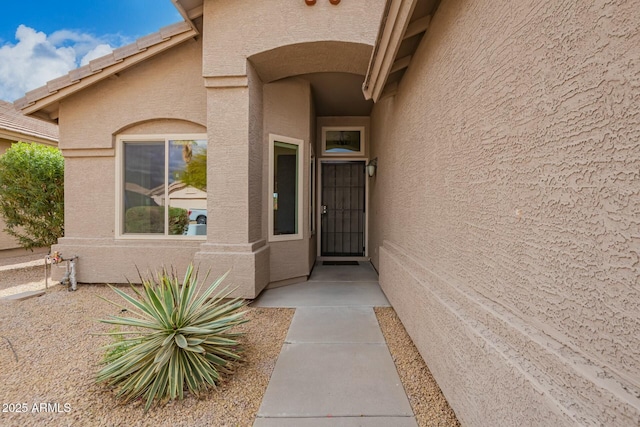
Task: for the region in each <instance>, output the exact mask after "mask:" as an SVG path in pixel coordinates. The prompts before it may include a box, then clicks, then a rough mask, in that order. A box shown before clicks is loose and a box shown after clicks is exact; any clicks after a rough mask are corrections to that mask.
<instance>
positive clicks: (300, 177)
mask: <svg viewBox="0 0 640 427" xmlns="http://www.w3.org/2000/svg"><path fill="white" fill-rule="evenodd" d="M276 142H282V143H285V144H290V145H296V146H297V147H298V159H297V171H296V180H297V182H296V195H297V200H296V205H297V206H296V209H297V216H296V220H297V222H298V223H297V227H296V229H297V233H295V234H274V226H273V220H274V215H273V207H274V206H273V204H274V199H273V193H274V187H275V185H274V184H275V183H274V176H273V174H274V165H273V161H274V157H275V143H276ZM304 147H305V142H304V140H302V139H297V138H291V137H288V136H283V135H276V134H271V133H270V134H269V175H268V176H269V184H268V187H269V193H268V194H267V196H268V197H267V198H268V200H269V202H268V204H267V206H268V208H267V209H268V211H269V213H268V217H269V219H268V223H269V227H268V228H269V242H283V241H290V240H301V239H302V238H303V234H304V203H303V200H304V159H305V156H304V155H305V149H304Z"/></svg>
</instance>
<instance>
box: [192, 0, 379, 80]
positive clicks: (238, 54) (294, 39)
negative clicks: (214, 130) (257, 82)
mask: <svg viewBox="0 0 640 427" xmlns="http://www.w3.org/2000/svg"><path fill="white" fill-rule="evenodd" d="M383 7H384V0H367V1H366V2H360V1H349V2H347V1H344V2H342V3H340V5H338V6H333V5H331V4H330V3H329V2H328V1H320V2H317V4H316V5H315V6H313V7H309V6H307V5H305V3H304V2H303V1H290V0H271V1H268V2H266V1H260V2H258V1H254V0H233V1H230V0H224V1H206V2H205V3H204V29H203V34H204V37H205V39H206V43H205V49H204V56H203V58H204V66H203V70H204V71H203V75H204V76H242V75H246V70H245V69H246V59H247V58H249V57H251V56H252V55H254V54H257V53H261V52H265V51H269V50H271V49H275V48H279V47H281V46H287V45H295V44H300V43H313V42H317V41H340V42H350V43H354V44H366V45H373V44H374V42H375V39H376V34H377V29H378V25H379V23H380V17H381V16H382V10H383ZM355 17H357V19H356V18H355ZM248 27H250V28H251V31H247V28H248ZM305 50H306V49H305ZM332 53H333V55H338V56H340V55H342V51H341V50H337V49H336V50H333V52H329V51H326V52H325V54H326V55H324V56H322V57H321V58H320V59H326V61H322V63H324V64H329V67H328V69H327V70H321V69H315V70H314V71H316V72H318V71H336V70H335V67H334V66H333V64H330V61H328V60H329V59H330V58H331V54H332ZM300 54H304V52H301V53H300ZM309 59H311V60H313V59H314V58H313V57H311V58H307V61H305V62H308V60H309ZM351 59H352V60H355V59H356V58H355V57H354V56H352V58H351ZM364 59H365V61H366V60H368V57H365V58H364ZM273 65H274V66H278V65H281V64H273ZM286 65H287V67H288V68H290V67H295V66H296V64H295V62H292V63H288V64H286ZM365 66H366V62H365ZM342 71H346V72H349V70H347V69H345V70H342ZM306 72H313V71H306ZM350 72H354V71H350ZM289 75H291V74H289ZM281 77H285V76H282V75H280V78H281ZM269 80H270V79H266V80H265V83H266V82H267V81H269Z"/></svg>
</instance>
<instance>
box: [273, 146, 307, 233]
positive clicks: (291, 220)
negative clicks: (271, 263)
mask: <svg viewBox="0 0 640 427" xmlns="http://www.w3.org/2000/svg"><path fill="white" fill-rule="evenodd" d="M269 142H270V144H269V157H270V162H269V163H270V165H269V166H270V167H269V169H270V173H269V176H270V182H269V187H270V188H269V190H270V194H271V209H270V212H269V216H270V218H269V228H270V230H269V231H270V233H269V237H270V240H272V241H277V240H294V239H301V238H302V227H301V224H300V222H301V218H302V178H301V177H302V143H303V141H301V140H297V139H293V138H287V137H282V136H277V135H271V136H270V138H269Z"/></svg>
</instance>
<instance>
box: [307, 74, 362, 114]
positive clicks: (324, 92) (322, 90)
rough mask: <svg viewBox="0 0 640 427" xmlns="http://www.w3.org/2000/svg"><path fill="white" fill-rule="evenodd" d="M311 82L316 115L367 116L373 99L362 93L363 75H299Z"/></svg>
mask: <svg viewBox="0 0 640 427" xmlns="http://www.w3.org/2000/svg"><path fill="white" fill-rule="evenodd" d="M300 77H301V78H304V79H305V80H307V81H309V83H311V88H312V91H313V99H314V101H315V107H316V114H317V115H318V116H368V115H370V114H371V109H372V108H373V101H371V100H366V99H364V96H363V95H362V82H363V81H364V76H363V75H358V74H350V73H311V74H305V75H302V76H300Z"/></svg>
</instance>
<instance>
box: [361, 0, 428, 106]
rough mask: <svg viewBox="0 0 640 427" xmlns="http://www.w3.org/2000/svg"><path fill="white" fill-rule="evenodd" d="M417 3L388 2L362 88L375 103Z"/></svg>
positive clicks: (414, 0) (380, 93)
mask: <svg viewBox="0 0 640 427" xmlns="http://www.w3.org/2000/svg"><path fill="white" fill-rule="evenodd" d="M417 2H418V0H387V4H386V6H385V11H384V15H383V17H382V22H381V24H380V30H379V31H378V37H377V39H376V44H375V46H374V48H373V54H372V55H371V61H370V62H369V69H368V70H367V74H366V77H365V80H364V85H363V87H362V92H363V93H364V96H365V98H366V99H373V100H374V102H377V101H378V100H379V99H380V96H381V95H382V92H383V90H384V87H385V86H386V82H387V78H388V77H389V74H390V72H391V68H392V67H393V62H394V60H395V58H396V54H397V53H398V49H399V48H400V43H402V39H403V36H404V33H405V31H406V30H407V27H408V25H409V20H410V19H411V15H412V14H413V9H414V8H415V6H416V3H417Z"/></svg>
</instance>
